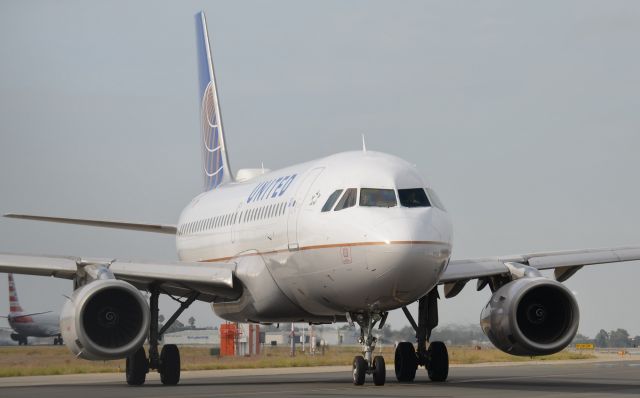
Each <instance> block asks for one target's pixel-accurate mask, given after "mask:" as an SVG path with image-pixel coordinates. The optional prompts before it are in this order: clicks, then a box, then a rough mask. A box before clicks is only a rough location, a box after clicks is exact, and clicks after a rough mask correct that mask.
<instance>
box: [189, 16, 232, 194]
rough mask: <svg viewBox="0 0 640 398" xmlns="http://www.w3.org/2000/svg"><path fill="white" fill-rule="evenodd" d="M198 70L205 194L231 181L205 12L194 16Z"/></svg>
mask: <svg viewBox="0 0 640 398" xmlns="http://www.w3.org/2000/svg"><path fill="white" fill-rule="evenodd" d="M196 37H197V51H198V69H199V77H200V100H201V108H200V126H201V127H200V129H201V131H202V162H203V174H204V190H205V191H209V190H212V189H215V188H216V187H217V186H218V185H220V184H222V183H224V182H229V181H233V176H232V174H231V170H230V168H229V159H228V158H227V148H226V142H225V139H224V130H223V128H222V117H221V115H220V103H219V101H218V89H217V86H216V77H215V74H214V72H213V61H212V57H211V46H210V45H209V33H208V30H207V21H206V19H205V16H204V11H201V12H199V13H198V14H196Z"/></svg>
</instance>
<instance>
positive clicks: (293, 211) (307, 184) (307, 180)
mask: <svg viewBox="0 0 640 398" xmlns="http://www.w3.org/2000/svg"><path fill="white" fill-rule="evenodd" d="M323 170H324V167H316V168H315V169H311V171H309V172H308V173H307V174H306V175H305V176H304V179H303V180H302V183H301V184H300V185H299V186H298V188H297V189H296V193H295V195H294V196H293V197H292V198H291V199H290V200H289V203H288V205H287V209H288V211H287V240H288V247H289V250H290V251H295V250H298V249H299V248H300V247H299V245H298V218H299V216H300V211H301V210H302V204H303V203H304V201H305V200H306V198H307V196H308V195H309V189H310V188H311V186H312V185H313V183H314V182H315V181H316V180H317V179H318V177H319V176H320V174H322V171H323Z"/></svg>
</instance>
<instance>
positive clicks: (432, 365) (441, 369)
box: [427, 341, 449, 382]
mask: <svg viewBox="0 0 640 398" xmlns="http://www.w3.org/2000/svg"><path fill="white" fill-rule="evenodd" d="M427 373H428V374H429V378H430V379H431V381H436V382H442V381H445V380H447V377H448V376H449V352H448V351H447V346H446V345H444V343H443V342H442V341H434V342H433V343H431V344H429V349H428V350H427Z"/></svg>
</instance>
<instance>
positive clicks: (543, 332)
mask: <svg viewBox="0 0 640 398" xmlns="http://www.w3.org/2000/svg"><path fill="white" fill-rule="evenodd" d="M579 318H580V314H579V310H578V303H577V302H576V299H575V297H574V296H573V293H571V291H570V290H569V289H567V288H566V287H565V286H564V285H562V284H561V283H559V282H556V281H554V280H550V279H547V278H544V277H540V276H538V277H525V278H520V279H516V280H514V281H512V282H509V283H507V284H506V285H504V286H502V287H501V288H500V289H498V290H497V291H496V292H495V293H494V294H493V296H491V299H490V300H489V302H488V303H487V305H486V306H485V307H484V309H483V310H482V314H481V315H480V325H481V326H482V330H483V331H484V333H485V334H486V335H487V337H489V340H491V342H492V343H493V344H494V345H495V346H496V347H498V348H499V349H500V350H502V351H504V352H506V353H508V354H512V355H523V356H533V355H547V354H553V353H555V352H558V351H560V350H562V349H563V348H565V347H566V346H567V345H569V343H570V342H571V340H573V338H574V337H575V335H576V333H577V331H578V322H579Z"/></svg>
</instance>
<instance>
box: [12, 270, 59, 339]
mask: <svg viewBox="0 0 640 398" xmlns="http://www.w3.org/2000/svg"><path fill="white" fill-rule="evenodd" d="M8 279H9V314H8V315H7V316H6V318H7V320H8V321H9V325H10V326H11V329H13V331H14V333H12V334H11V339H12V340H14V341H17V342H18V344H20V345H27V344H28V342H29V340H28V338H29V337H54V339H53V344H62V337H61V335H60V326H59V318H58V315H57V314H54V313H52V312H51V311H45V312H34V313H29V314H27V313H25V312H24V310H23V309H22V306H21V305H20V301H19V300H18V290H17V289H16V284H15V281H14V280H13V274H8Z"/></svg>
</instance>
